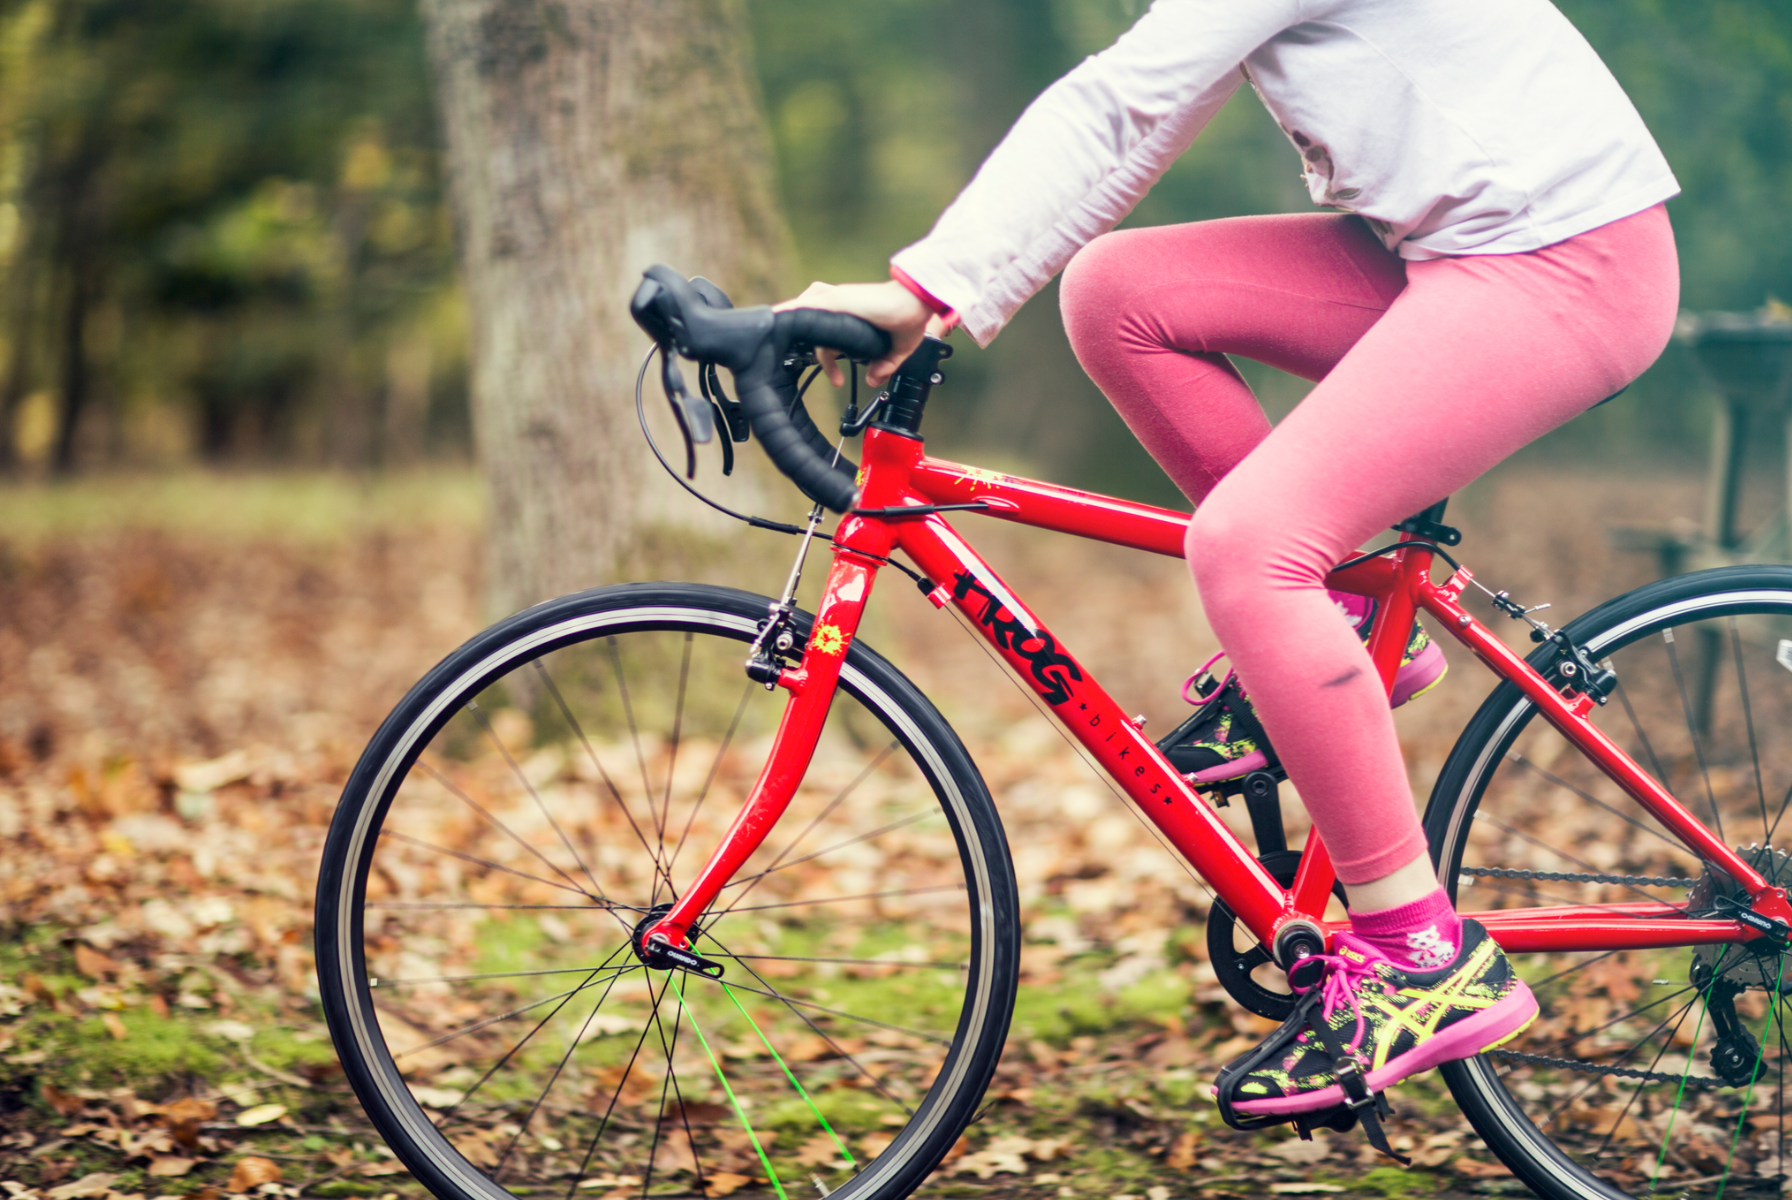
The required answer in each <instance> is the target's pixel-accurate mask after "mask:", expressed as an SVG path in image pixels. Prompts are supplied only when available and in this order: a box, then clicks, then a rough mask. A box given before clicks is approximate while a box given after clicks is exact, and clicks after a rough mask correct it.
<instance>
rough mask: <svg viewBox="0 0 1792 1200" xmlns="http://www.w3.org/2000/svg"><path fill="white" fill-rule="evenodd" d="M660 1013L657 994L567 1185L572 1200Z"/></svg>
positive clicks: (662, 992) (651, 992)
mask: <svg viewBox="0 0 1792 1200" xmlns="http://www.w3.org/2000/svg"><path fill="white" fill-rule="evenodd" d="M648 995H650V996H653V995H654V993H653V991H652V989H651V988H650V989H649V990H648ZM659 995H660V996H663V995H665V991H664V989H662V990H661V991H660V993H659ZM658 1015H659V998H658V997H657V996H655V997H654V1000H653V1003H652V1007H651V1009H650V1011H649V1013H648V1020H647V1022H646V1023H645V1024H644V1025H642V1027H641V1036H640V1037H638V1038H636V1039H635V1048H634V1049H633V1050H632V1051H630V1052H629V1056H628V1062H627V1063H625V1064H624V1065H623V1068H622V1074H621V1075H620V1076H618V1077H617V1080H616V1090H615V1091H613V1092H611V1093H610V1102H609V1103H608V1104H607V1105H605V1106H604V1115H603V1117H602V1118H601V1119H600V1120H599V1121H598V1124H597V1132H595V1133H593V1134H592V1135H591V1141H590V1143H589V1144H588V1145H586V1147H585V1157H584V1158H582V1159H580V1160H579V1169H578V1170H577V1171H576V1172H574V1173H573V1178H572V1182H571V1183H570V1184H568V1185H567V1188H566V1200H572V1196H573V1193H574V1192H575V1191H576V1190H577V1189H578V1186H579V1184H581V1183H583V1182H584V1181H585V1172H586V1171H587V1170H588V1169H589V1168H590V1166H591V1157H592V1155H594V1154H596V1153H597V1143H598V1142H599V1141H600V1140H602V1138H603V1136H604V1130H606V1129H608V1128H609V1127H610V1117H611V1116H612V1115H613V1114H614V1113H615V1111H616V1102H617V1101H618V1100H620V1099H621V1098H622V1089H623V1087H624V1086H626V1085H627V1083H628V1077H629V1075H630V1074H632V1073H633V1072H634V1069H635V1060H636V1059H638V1058H640V1057H641V1047H642V1046H644V1045H646V1043H647V1031H648V1030H649V1029H651V1028H652V1027H653V1018H655V1017H657V1016H658Z"/></svg>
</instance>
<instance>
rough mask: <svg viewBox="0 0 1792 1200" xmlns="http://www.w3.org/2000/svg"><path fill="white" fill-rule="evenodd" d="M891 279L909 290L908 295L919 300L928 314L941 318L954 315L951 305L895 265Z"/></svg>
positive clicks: (893, 265)
mask: <svg viewBox="0 0 1792 1200" xmlns="http://www.w3.org/2000/svg"><path fill="white" fill-rule="evenodd" d="M890 278H891V279H893V280H895V281H896V282H897V283H899V284H901V285H902V286H903V287H904V288H905V289H907V291H908V293H909V294H910V295H911V296H913V297H914V298H915V299H917V300H919V301H920V302H921V303H922V304H923V305H924V306H925V307H926V309H927V311H928V312H930V313H933V314H934V315H935V316H940V317H947V316H951V315H952V306H951V305H950V304H947V303H946V302H945V301H944V300H941V299H940V298H939V297H938V296H935V295H934V294H933V293H932V292H930V291H928V290H927V289H926V288H924V287H922V286H921V285H920V284H918V283H916V282H915V280H914V278H913V277H912V276H911V275H909V273H908V272H907V271H904V270H903V269H902V268H901V267H899V266H897V265H896V264H895V263H891V264H890Z"/></svg>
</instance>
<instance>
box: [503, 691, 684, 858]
mask: <svg viewBox="0 0 1792 1200" xmlns="http://www.w3.org/2000/svg"><path fill="white" fill-rule="evenodd" d="M536 674H537V675H539V676H540V677H541V681H542V682H543V683H544V684H546V685H547V689H548V693H549V694H550V695H552V696H553V697H554V705H555V707H557V708H558V709H559V710H560V715H561V716H563V717H565V718H566V723H567V724H568V725H570V726H571V727H572V731H573V733H574V735H575V736H577V737H578V739H579V744H580V745H581V746H583V747H584V748H585V757H586V758H589V759H590V760H591V765H592V766H593V767H595V768H597V774H598V777H599V778H600V779H602V780H603V781H604V788H605V790H606V791H608V792H609V793H610V799H611V800H613V801H615V803H616V807H617V808H618V809H619V810H620V811H621V812H622V816H623V819H624V820H626V821H627V822H628V827H629V828H630V829H632V830H634V831H635V838H636V840H638V841H639V842H640V843H641V849H643V850H645V851H646V852H647V857H648V858H650V859H652V860H653V865H654V869H655V871H657V872H660V873H662V874H663V873H664V872H665V871H666V869H667V867H666V866H665V865H664V864H662V863H661V862H660V856H659V855H658V854H656V853H654V850H653V847H652V846H649V845H648V844H647V835H646V834H645V833H643V832H641V826H640V823H639V822H637V821H636V820H635V814H634V813H632V812H630V811H629V807H628V803H627V801H625V800H623V798H622V790H621V789H620V788H618V787H617V786H616V781H615V780H613V779H611V778H610V772H609V771H607V770H606V769H605V768H604V764H603V762H602V761H601V760H600V759H599V758H598V757H597V750H596V748H595V747H593V746H592V744H591V739H590V738H589V737H587V736H586V735H585V727H584V726H583V725H582V724H580V722H579V719H578V718H577V717H576V716H574V715H573V711H572V706H571V705H570V704H568V703H567V702H566V697H565V696H562V695H561V694H560V688H559V686H558V685H556V684H555V683H554V677H553V676H552V675H549V674H548V672H547V668H545V667H543V666H541V663H540V660H539V659H537V660H536ZM636 748H637V749H639V743H638V742H637V746H636ZM649 795H650V797H651V793H650V794H649ZM649 803H650V804H651V803H652V800H651V798H650V799H649ZM668 882H670V880H668Z"/></svg>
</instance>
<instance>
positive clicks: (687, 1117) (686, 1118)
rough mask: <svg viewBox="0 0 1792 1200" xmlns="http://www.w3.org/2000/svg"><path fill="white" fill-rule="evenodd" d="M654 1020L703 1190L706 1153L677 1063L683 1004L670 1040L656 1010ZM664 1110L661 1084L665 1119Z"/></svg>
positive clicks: (662, 1104)
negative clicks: (700, 1149) (694, 1127)
mask: <svg viewBox="0 0 1792 1200" xmlns="http://www.w3.org/2000/svg"><path fill="white" fill-rule="evenodd" d="M648 986H649V991H650V993H651V989H652V985H651V984H649V985H648ZM664 991H665V989H664V988H662V989H661V993H662V994H663V993H664ZM653 1023H654V1027H655V1029H656V1031H657V1032H658V1034H659V1039H660V1050H661V1052H663V1053H664V1054H665V1056H666V1080H667V1082H669V1083H670V1084H671V1085H672V1098H673V1100H675V1101H676V1102H677V1104H678V1118H679V1121H680V1123H681V1124H682V1125H683V1126H684V1138H685V1144H686V1145H688V1146H689V1147H690V1149H691V1164H692V1167H693V1169H694V1170H695V1172H696V1175H697V1190H698V1191H700V1192H701V1191H704V1190H706V1188H707V1186H708V1185H707V1183H706V1181H705V1179H704V1177H703V1156H702V1155H701V1154H699V1153H698V1152H697V1135H696V1133H695V1132H694V1131H693V1130H692V1129H691V1110H690V1106H689V1105H688V1104H686V1103H685V1100H684V1089H683V1088H681V1087H680V1086H679V1084H678V1063H677V1058H676V1056H677V1053H678V1033H679V1030H681V1029H682V1028H683V1027H684V1006H683V1005H682V1004H681V1005H679V1006H678V1007H677V1008H676V1009H674V1010H673V1013H672V1036H671V1038H670V1039H668V1038H667V1037H666V1020H665V1018H664V1017H662V1016H660V1015H659V1014H658V1012H657V1010H656V1012H655V1014H654V1018H653ZM665 1110H666V1088H665V1086H664V1085H661V1087H660V1115H659V1121H664V1120H665ZM654 1136H655V1138H658V1136H659V1125H658V1123H657V1122H656V1124H655V1126H654ZM647 1165H648V1167H649V1169H651V1168H652V1166H653V1159H652V1158H649V1159H648V1160H647ZM642 1194H643V1195H645V1194H646V1185H645V1184H643V1185H642Z"/></svg>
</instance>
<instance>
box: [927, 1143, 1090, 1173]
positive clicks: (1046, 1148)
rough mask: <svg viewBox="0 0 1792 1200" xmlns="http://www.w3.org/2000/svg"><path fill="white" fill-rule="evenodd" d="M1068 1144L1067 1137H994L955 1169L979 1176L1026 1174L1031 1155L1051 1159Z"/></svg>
mask: <svg viewBox="0 0 1792 1200" xmlns="http://www.w3.org/2000/svg"><path fill="white" fill-rule="evenodd" d="M1068 1145H1069V1142H1068V1140H1067V1139H1065V1138H1037V1139H1035V1138H1029V1137H1020V1136H1011V1137H998V1138H993V1139H991V1140H990V1142H989V1144H988V1145H987V1146H985V1147H984V1148H983V1149H982V1150H979V1151H977V1152H975V1153H972V1154H966V1155H965V1156H964V1157H962V1158H960V1159H958V1160H957V1161H956V1162H955V1163H954V1164H953V1166H952V1171H953V1173H955V1174H970V1175H975V1176H976V1177H977V1178H978V1179H990V1178H993V1177H994V1176H996V1175H999V1174H1009V1175H1025V1174H1026V1173H1027V1160H1028V1159H1029V1158H1031V1159H1033V1160H1034V1161H1035V1162H1050V1161H1051V1160H1052V1159H1054V1158H1056V1157H1057V1156H1058V1155H1059V1153H1060V1152H1062V1151H1063V1150H1064V1149H1066V1148H1067V1147H1068Z"/></svg>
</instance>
